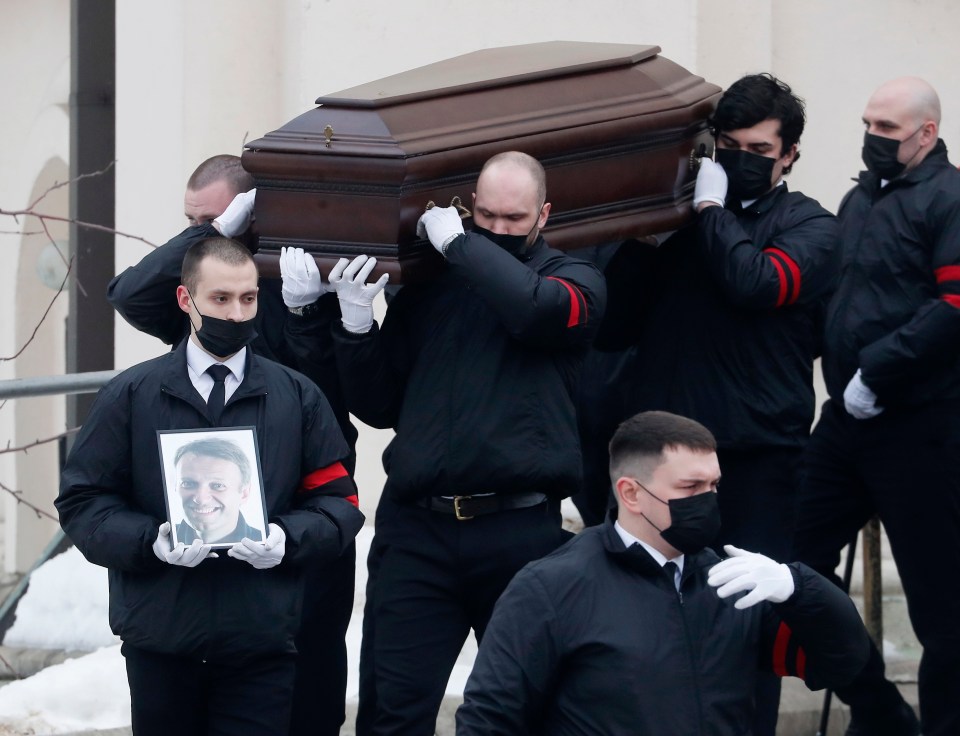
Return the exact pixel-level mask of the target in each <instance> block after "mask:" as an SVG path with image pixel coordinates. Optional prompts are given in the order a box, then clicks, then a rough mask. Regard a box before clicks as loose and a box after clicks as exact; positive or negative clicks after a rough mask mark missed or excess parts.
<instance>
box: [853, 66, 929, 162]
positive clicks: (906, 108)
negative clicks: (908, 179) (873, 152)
mask: <svg viewBox="0 0 960 736" xmlns="http://www.w3.org/2000/svg"><path fill="white" fill-rule="evenodd" d="M863 124H864V126H865V127H866V132H867V133H868V134H870V135H874V136H879V137H881V138H890V139H892V140H895V141H900V146H899V148H898V149H897V161H899V162H900V163H901V164H903V165H904V167H905V169H904V170H905V171H909V170H910V169H912V168H914V167H916V166H919V165H920V163H922V162H923V160H924V159H925V158H926V157H927V155H928V154H929V153H930V152H931V151H932V150H933V149H934V148H935V147H936V145H937V141H938V140H939V132H940V98H939V97H938V96H937V92H936V90H934V88H933V87H931V86H930V84H929V83H927V82H925V81H924V80H922V79H920V78H919V77H900V78H898V79H891V80H890V81H889V82H885V83H883V84H881V85H880V87H878V88H877V91H876V92H874V93H873V95H871V97H870V99H869V100H868V101H867V107H866V109H864V111H863Z"/></svg>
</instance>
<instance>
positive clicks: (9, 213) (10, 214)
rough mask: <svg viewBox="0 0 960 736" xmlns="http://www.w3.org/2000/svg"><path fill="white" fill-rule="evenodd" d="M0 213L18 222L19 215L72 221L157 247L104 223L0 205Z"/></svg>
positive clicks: (89, 228)
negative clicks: (10, 208) (7, 208)
mask: <svg viewBox="0 0 960 736" xmlns="http://www.w3.org/2000/svg"><path fill="white" fill-rule="evenodd" d="M0 215H6V216H7V217H12V218H13V219H14V220H15V221H16V222H20V220H18V219H17V218H19V217H36V218H37V219H38V220H40V221H41V222H42V221H44V220H53V221H54V222H72V223H73V224H75V225H76V226H77V227H82V228H85V229H86V230H96V231H97V232H101V233H110V234H111V235H119V236H120V237H121V238H130V239H131V240H139V241H140V242H141V243H146V244H147V245H149V246H150V247H151V248H156V247H158V246H157V244H156V243H151V242H150V241H149V240H147V239H146V238H141V237H140V236H139V235H132V234H131V233H125V232H121V231H120V230H115V229H114V228H112V227H107V226H106V225H97V224H95V223H93V222H83V221H82V220H75V219H73V218H71V217H60V216H58V215H45V214H43V213H41V212H34V211H33V210H29V209H27V210H5V209H3V208H2V207H0Z"/></svg>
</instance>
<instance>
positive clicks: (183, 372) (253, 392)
mask: <svg viewBox="0 0 960 736" xmlns="http://www.w3.org/2000/svg"><path fill="white" fill-rule="evenodd" d="M189 339H190V337H189V336H187V337H185V338H184V339H183V340H181V341H180V344H179V345H177V347H176V348H174V349H173V351H172V352H171V353H169V367H170V370H169V371H167V373H166V375H164V377H163V379H162V381H161V383H160V388H161V389H162V390H166V391H167V392H168V393H170V394H172V395H174V396H177V397H179V398H181V399H183V400H184V401H186V402H187V403H188V404H190V405H191V406H193V407H194V408H195V409H197V411H199V412H200V413H201V414H204V415H206V413H207V405H206V403H205V402H204V400H203V399H202V398H201V397H200V394H198V393H197V390H196V389H195V388H194V387H193V383H192V382H191V381H190V375H189V374H188V372H187V371H188V369H187V340H189ZM260 360H261V359H260V358H258V357H257V356H256V355H254V354H253V351H252V350H250V349H249V347H248V348H247V360H246V364H245V366H244V374H243V381H241V382H240V385H239V386H237V390H236V391H234V392H233V396H231V397H230V401H229V402H227V403H228V404H232V403H233V402H234V401H237V400H238V399H243V398H246V397H249V396H262V395H263V394H266V393H267V383H266V377H265V376H264V373H263V370H262V368H261V367H260Z"/></svg>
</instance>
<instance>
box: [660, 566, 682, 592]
mask: <svg viewBox="0 0 960 736" xmlns="http://www.w3.org/2000/svg"><path fill="white" fill-rule="evenodd" d="M663 571H664V572H665V573H666V574H667V575H668V576H669V577H670V582H671V583H673V587H674V588H676V589H677V590H680V585H679V583H678V582H677V573H678V572H680V568H679V567H677V563H676V562H667V563H666V564H664V566H663Z"/></svg>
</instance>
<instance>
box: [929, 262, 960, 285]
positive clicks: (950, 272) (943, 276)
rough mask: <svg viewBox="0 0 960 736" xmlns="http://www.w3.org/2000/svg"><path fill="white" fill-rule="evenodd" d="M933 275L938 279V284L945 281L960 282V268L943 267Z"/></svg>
mask: <svg viewBox="0 0 960 736" xmlns="http://www.w3.org/2000/svg"><path fill="white" fill-rule="evenodd" d="M933 275H934V276H936V277H937V283H938V284H942V283H943V282H944V281H960V266H941V267H940V268H938V269H937V270H935V271H934V272H933Z"/></svg>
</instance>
